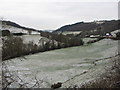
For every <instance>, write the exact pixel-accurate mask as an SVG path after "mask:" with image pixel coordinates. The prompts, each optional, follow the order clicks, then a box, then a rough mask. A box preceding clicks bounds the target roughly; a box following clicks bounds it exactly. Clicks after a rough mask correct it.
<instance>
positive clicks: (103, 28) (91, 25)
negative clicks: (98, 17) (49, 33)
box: [54, 20, 119, 34]
mask: <svg viewBox="0 0 120 90" xmlns="http://www.w3.org/2000/svg"><path fill="white" fill-rule="evenodd" d="M118 22H119V20H111V21H94V22H78V23H75V24H71V25H65V26H62V27H60V28H58V29H57V30H55V31H54V32H56V33H57V32H66V31H72V32H74V31H81V32H82V33H81V34H83V33H84V34H87V33H89V34H105V33H107V32H112V31H114V30H117V29H118Z"/></svg>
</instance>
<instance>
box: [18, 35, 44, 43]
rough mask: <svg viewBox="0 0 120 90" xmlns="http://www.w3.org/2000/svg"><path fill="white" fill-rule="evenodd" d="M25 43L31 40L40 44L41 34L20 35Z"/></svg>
mask: <svg viewBox="0 0 120 90" xmlns="http://www.w3.org/2000/svg"><path fill="white" fill-rule="evenodd" d="M20 37H21V38H22V39H23V41H24V43H29V42H30V41H33V43H35V44H37V45H38V44H39V40H40V39H41V38H42V37H41V36H40V35H23V36H20Z"/></svg>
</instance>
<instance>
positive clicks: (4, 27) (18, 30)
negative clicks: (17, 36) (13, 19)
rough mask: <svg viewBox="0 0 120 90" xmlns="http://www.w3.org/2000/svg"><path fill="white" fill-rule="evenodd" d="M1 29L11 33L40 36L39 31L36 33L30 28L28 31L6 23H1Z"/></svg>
mask: <svg viewBox="0 0 120 90" xmlns="http://www.w3.org/2000/svg"><path fill="white" fill-rule="evenodd" d="M17 25H18V24H17ZM21 27H22V26H21ZM0 29H1V30H9V31H10V32H11V33H24V34H40V32H39V31H37V30H36V31H35V30H29V28H27V29H23V28H19V27H16V26H11V25H7V24H6V23H2V22H1V21H0Z"/></svg>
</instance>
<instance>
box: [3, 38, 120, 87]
mask: <svg viewBox="0 0 120 90" xmlns="http://www.w3.org/2000/svg"><path fill="white" fill-rule="evenodd" d="M28 39H29V38H28ZM36 40H37V39H36ZM117 47H118V42H117V41H113V40H109V39H104V40H101V41H99V42H96V43H93V44H90V45H84V46H79V47H71V48H64V49H59V50H53V51H48V52H43V53H37V54H34V55H28V56H26V57H24V58H23V57H21V58H15V59H11V60H8V61H5V63H6V64H7V66H8V68H9V70H10V72H12V73H15V75H18V76H19V77H20V78H21V79H22V80H23V81H24V83H29V84H28V87H32V86H33V85H34V84H35V80H36V79H37V80H39V82H40V87H41V88H49V87H50V86H51V85H52V84H54V83H57V82H62V83H63V85H62V87H69V86H74V85H80V84H82V83H84V82H87V81H89V80H93V79H95V78H97V77H98V76H99V75H101V74H102V73H104V72H105V69H106V68H109V67H110V66H111V65H112V64H113V62H112V60H111V59H108V57H112V56H115V55H116V54H117V50H118V48H117ZM104 58H106V59H104ZM16 78H17V77H16ZM35 78H36V79H35ZM17 80H18V82H20V80H19V79H17ZM17 86H18V84H17V83H13V84H12V85H11V86H10V87H12V88H14V87H17Z"/></svg>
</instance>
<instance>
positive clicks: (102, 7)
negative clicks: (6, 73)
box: [0, 0, 119, 30]
mask: <svg viewBox="0 0 120 90" xmlns="http://www.w3.org/2000/svg"><path fill="white" fill-rule="evenodd" d="M118 1H119V0H0V17H3V18H4V19H5V20H10V21H14V22H16V23H18V24H20V25H23V26H27V27H32V28H36V29H45V30H55V29H57V28H59V27H61V26H63V25H67V24H73V23H76V22H81V21H85V22H86V21H87V22H89V21H94V20H112V19H118Z"/></svg>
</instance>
